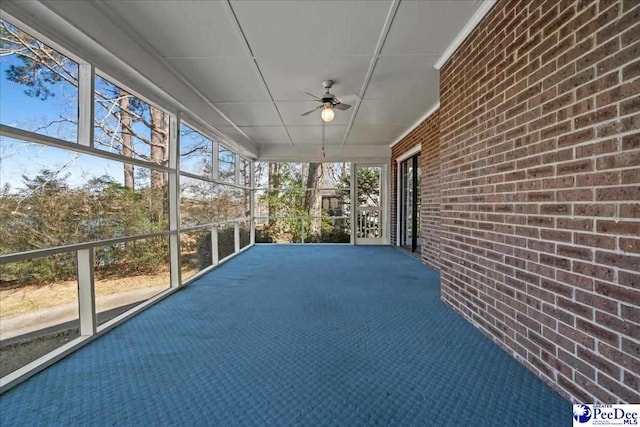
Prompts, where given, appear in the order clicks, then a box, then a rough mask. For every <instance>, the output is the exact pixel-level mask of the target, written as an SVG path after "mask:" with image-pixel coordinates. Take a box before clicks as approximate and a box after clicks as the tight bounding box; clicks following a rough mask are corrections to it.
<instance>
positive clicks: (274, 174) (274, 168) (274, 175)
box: [267, 163, 280, 226]
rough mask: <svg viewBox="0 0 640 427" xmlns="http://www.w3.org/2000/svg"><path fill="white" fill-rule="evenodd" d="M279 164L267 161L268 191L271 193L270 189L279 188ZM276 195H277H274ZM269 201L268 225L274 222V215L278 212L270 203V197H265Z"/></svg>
mask: <svg viewBox="0 0 640 427" xmlns="http://www.w3.org/2000/svg"><path fill="white" fill-rule="evenodd" d="M279 166H280V165H279V164H278V163H269V182H268V186H269V190H268V193H271V191H272V189H273V190H276V189H279V188H280V167H279ZM276 197H277V195H276ZM267 200H268V203H269V206H268V207H269V225H270V226H271V225H273V224H274V223H275V221H276V220H275V219H274V217H275V216H276V215H277V214H278V212H276V207H275V206H274V205H273V204H272V203H271V197H269V198H267Z"/></svg>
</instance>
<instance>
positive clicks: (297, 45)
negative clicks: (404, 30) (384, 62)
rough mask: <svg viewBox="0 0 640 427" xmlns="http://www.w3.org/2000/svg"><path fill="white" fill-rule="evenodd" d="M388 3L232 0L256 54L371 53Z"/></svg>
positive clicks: (388, 6)
mask: <svg viewBox="0 0 640 427" xmlns="http://www.w3.org/2000/svg"><path fill="white" fill-rule="evenodd" d="M390 4H391V2H390V1H368V2H364V1H287V0H285V1H247V0H232V6H233V9H234V11H235V13H236V16H237V17H238V21H239V22H240V25H241V26H242V30H243V32H244V34H245V36H246V38H247V40H248V41H249V45H250V46H251V49H252V50H253V54H254V55H255V56H264V55H282V54H285V55H309V54H314V55H340V54H372V53H373V52H374V49H375V47H376V44H377V42H378V39H379V37H380V33H381V30H382V27H383V25H384V21H385V18H386V16H387V13H388V12H389V8H390Z"/></svg>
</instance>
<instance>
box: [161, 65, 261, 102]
mask: <svg viewBox="0 0 640 427" xmlns="http://www.w3.org/2000/svg"><path fill="white" fill-rule="evenodd" d="M169 61H170V62H171V63H172V64H173V66H174V67H175V69H176V70H177V71H178V72H179V73H181V74H182V75H183V76H185V77H186V79H187V80H188V81H189V82H190V83H191V84H192V85H194V86H195V87H197V88H198V89H199V90H200V92H202V93H203V94H204V96H206V97H207V98H208V99H209V100H210V101H213V102H237V101H241V102H253V101H269V100H270V98H269V93H268V92H267V90H266V88H265V87H264V83H263V82H262V80H261V79H260V76H259V75H258V72H257V71H256V69H255V65H254V64H253V60H252V59H251V58H243V57H218V58H205V59H170V60H169Z"/></svg>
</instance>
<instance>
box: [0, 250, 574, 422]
mask: <svg viewBox="0 0 640 427" xmlns="http://www.w3.org/2000/svg"><path fill="white" fill-rule="evenodd" d="M438 282H439V278H438V274H437V273H436V272H434V271H432V270H430V269H428V268H426V267H425V266H423V265H422V264H420V262H419V261H418V260H416V259H414V258H411V257H408V256H406V255H403V254H401V253H400V252H399V251H397V250H395V249H393V248H391V247H383V246H377V247H362V246H359V247H354V246H320V245H318V246H315V245H311V246H258V247H255V248H252V249H251V250H249V251H247V252H246V253H244V254H242V255H240V256H238V257H236V258H234V259H232V260H230V261H229V262H227V263H225V264H224V265H222V266H221V267H219V268H218V269H216V270H214V271H213V272H211V273H209V274H207V275H206V276H204V277H202V278H201V279H200V280H198V281H196V282H194V283H192V284H191V285H189V286H188V287H186V288H185V289H184V290H182V291H180V292H178V293H176V294H174V295H173V296H171V297H169V298H168V299H166V300H164V301H162V302H160V303H159V304H157V305H155V306H154V307H152V308H150V309H149V310H147V311H145V312H143V313H142V314H140V315H138V316H136V317H135V318H133V319H131V320H130V321H128V322H126V323H125V324H123V325H122V326H120V327H118V328H116V329H114V330H113V331H111V332H110V333H108V334H106V335H105V336H104V337H101V338H99V339H98V340H96V341H95V342H93V343H91V344H90V345H88V346H86V347H84V348H82V349H81V350H79V351H77V352H76V353H74V354H72V355H71V356H69V357H67V358H66V359H64V360H62V361H61V362H59V363H57V364H56V365H54V366H52V367H51V368H49V369H47V370H45V371H43V372H42V373H40V374H38V375H37V376H35V377H33V378H31V379H30V380H28V381H27V382H25V383H23V384H21V385H20V386H18V387H16V388H14V389H13V390H11V391H9V392H7V393H5V394H4V395H3V396H2V397H0V424H1V425H2V426H12V425H19V426H36V425H60V426H71V425H100V426H110V425H118V426H134V425H136V426H137V425H156V426H164V425H185V426H196V425H220V426H234V425H242V426H250V425H256V426H265V425H273V426H281V425H306V426H333V425H335V426H357V425H362V426H374V425H394V426H396V425H402V426H404V425H420V426H448V425H450V426H501V427H502V426H555V425H558V426H560V425H562V426H566V425H569V424H570V423H571V405H570V404H569V402H567V401H565V400H563V399H562V398H561V397H560V396H559V395H557V394H556V393H555V392H554V391H552V390H551V389H550V388H549V387H547V386H546V385H545V384H543V383H542V382H541V381H540V380H539V379H538V378H536V377H535V376H534V375H532V374H530V373H529V372H528V371H527V370H526V369H525V368H524V367H522V366H521V365H519V364H518V363H517V362H516V361H515V360H514V359H512V358H511V357H509V356H508V355H507V354H506V353H504V352H503V351H502V350H501V349H500V348H498V347H497V346H496V345H495V344H493V343H492V342H491V341H489V340H488V339H487V338H485V337H484V336H483V335H482V334H480V333H479V332H478V331H477V330H476V329H475V328H474V327H473V326H472V325H470V324H469V323H467V322H466V321H465V320H464V319H462V318H461V317H459V316H458V315H456V314H455V313H454V312H453V311H452V310H451V309H449V308H448V307H447V306H445V305H444V304H443V303H442V302H441V301H440V291H439V285H438Z"/></svg>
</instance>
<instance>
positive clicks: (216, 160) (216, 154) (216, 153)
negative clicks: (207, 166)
mask: <svg viewBox="0 0 640 427" xmlns="http://www.w3.org/2000/svg"><path fill="white" fill-rule="evenodd" d="M212 155H213V162H212V164H213V168H212V169H213V170H212V171H211V172H212V174H213V176H212V178H213V179H215V180H216V181H217V180H218V179H219V178H220V174H219V172H218V171H219V168H220V143H219V142H218V141H213V153H212Z"/></svg>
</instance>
